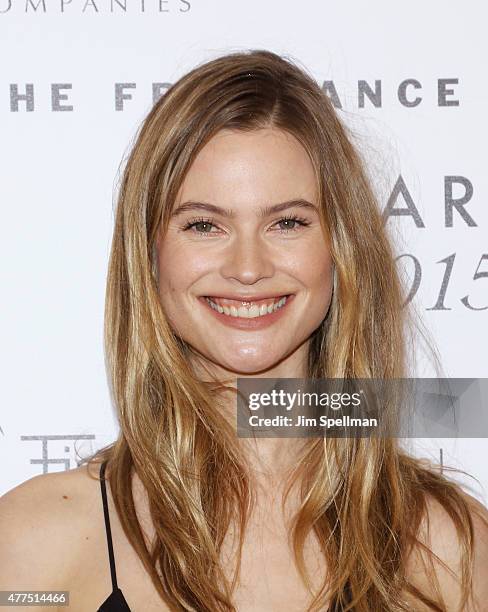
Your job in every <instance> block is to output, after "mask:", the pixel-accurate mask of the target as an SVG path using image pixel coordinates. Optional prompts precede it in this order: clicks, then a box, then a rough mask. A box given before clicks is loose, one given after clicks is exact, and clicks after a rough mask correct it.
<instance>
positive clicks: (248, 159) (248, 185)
mask: <svg viewBox="0 0 488 612" xmlns="http://www.w3.org/2000/svg"><path fill="white" fill-rule="evenodd" d="M316 188H317V186H316V177H315V173H314V168H313V165H312V162H311V161H310V158H309V156H308V154H307V152H306V151H305V149H304V147H303V146H302V145H301V144H300V142H299V141H298V140H297V139H296V138H295V137H294V136H292V135H291V134H288V133H287V132H284V131H282V130H278V129H276V128H266V129H261V130H255V131H251V132H244V131H231V130H222V131H221V132H219V133H217V134H216V135H215V136H214V137H213V138H212V139H211V140H210V141H209V142H208V143H207V144H206V145H205V146H204V147H203V148H202V149H201V151H200V152H199V153H198V155H197V157H196V158H195V160H194V162H193V164H192V165H191V167H190V169H189V171H188V173H187V175H186V177H185V180H184V181H183V184H182V186H181V189H180V193H179V197H178V202H182V201H184V200H187V199H198V200H200V201H209V202H212V203H215V204H218V203H220V204H221V205H227V206H229V205H231V204H234V205H236V206H237V205H238V206H239V207H242V206H245V205H246V204H248V205H251V204H256V203H257V204H263V203H264V204H267V203H272V202H273V201H276V202H278V201H285V200H289V199H291V198H299V197H301V198H306V199H309V200H312V201H313V200H314V199H315V198H316Z"/></svg>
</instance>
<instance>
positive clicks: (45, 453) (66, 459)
mask: <svg viewBox="0 0 488 612" xmlns="http://www.w3.org/2000/svg"><path fill="white" fill-rule="evenodd" d="M20 439H21V440H22V441H26V442H34V443H40V445H41V446H40V448H39V447H37V449H38V453H39V454H40V455H41V456H40V457H39V456H37V457H34V458H31V459H30V463H31V465H40V466H42V473H43V474H47V473H48V472H49V466H50V465H62V466H63V467H64V469H65V470H69V469H70V467H71V459H70V455H71V454H73V450H76V449H73V447H74V446H75V445H76V442H79V441H81V440H95V435H94V434H75V435H71V434H67V435H55V434H51V435H39V436H20ZM56 443H57V444H56ZM60 445H62V446H63V451H62V454H63V456H62V457H61V456H59V454H60V451H59V447H60ZM53 447H54V448H53Z"/></svg>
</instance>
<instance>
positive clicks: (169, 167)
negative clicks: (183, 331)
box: [89, 51, 473, 612]
mask: <svg viewBox="0 0 488 612" xmlns="http://www.w3.org/2000/svg"><path fill="white" fill-rule="evenodd" d="M271 126H272V127H275V128H278V129H282V130H285V131H286V132H288V133H291V134H292V135H293V136H295V137H296V138H297V139H298V140H299V141H300V142H301V144H302V145H303V146H304V147H305V149H306V151H307V152H308V154H309V156H310V159H311V160H312V162H313V165H314V168H315V171H316V175H317V180H318V185H319V196H320V202H319V203H320V212H321V221H322V224H323V230H324V232H325V234H326V238H327V241H328V244H329V245H330V249H331V253H332V257H333V261H334V264H335V274H336V282H335V289H334V292H333V296H332V301H331V304H330V308H329V311H328V313H327V316H326V317H325V319H324V321H323V322H322V324H321V325H320V327H319V328H317V330H316V331H315V332H314V333H313V336H312V338H311V342H310V352H309V365H308V376H309V377H310V378H312V379H314V378H323V377H332V378H341V377H351V378H370V377H371V378H386V379H388V378H401V377H403V376H404V375H405V373H406V357H405V355H406V350H405V344H406V338H405V323H406V318H407V310H406V308H404V299H405V295H404V294H405V291H404V289H403V287H402V284H401V282H400V280H399V277H398V273H397V270H396V266H395V259H394V255H393V252H392V248H391V245H390V241H389V239H388V237H387V234H386V232H385V228H384V222H383V219H382V217H381V214H380V211H379V207H378V203H377V201H376V196H375V194H374V193H373V190H372V188H371V185H370V184H369V181H368V178H367V175H366V172H365V168H364V165H363V162H362V160H361V158H360V156H359V154H358V152H357V150H356V148H355V147H354V146H353V144H352V141H351V137H350V135H349V134H348V130H347V128H346V127H345V125H343V123H342V122H341V121H340V119H339V118H338V116H337V114H336V112H335V110H334V108H333V106H332V104H331V102H330V100H329V99H328V97H327V96H326V95H325V93H324V92H323V91H322V90H321V88H320V87H319V86H318V84H317V83H316V82H315V80H314V79H313V78H311V77H310V76H309V75H308V74H307V73H306V71H304V70H303V69H301V68H300V67H298V66H297V65H296V64H295V63H294V62H292V61H290V60H288V59H284V58H282V57H279V56H278V55H275V54H274V53H271V52H268V51H250V52H239V53H232V54H229V55H226V56H224V57H221V58H218V59H215V60H212V61H210V62H207V63H205V64H203V65H201V66H199V67H197V68H196V69H194V70H192V71H191V72H189V73H188V74H186V75H185V76H184V77H182V78H181V79H180V80H178V82H176V83H175V84H174V85H173V86H172V87H171V88H170V89H169V90H168V91H167V92H166V93H165V95H164V96H163V97H162V98H161V99H160V100H159V101H158V102H157V103H156V104H155V105H154V107H153V108H152V110H151V111H150V112H149V114H148V116H147V118H146V119H145V121H144V122H143V125H142V127H141V129H140V131H139V133H138V135H137V139H136V142H135V145H134V146H133V148H132V151H131V153H130V156H129V157H128V160H127V163H126V166H125V170H124V173H123V177H122V181H121V185H120V190H119V196H118V205H117V210H116V219H115V228H114V234H113V242H112V249H111V255H110V262H109V270H108V279H107V292H106V310H105V350H106V360H107V370H108V375H109V380H110V386H111V392H112V394H113V401H114V404H115V406H116V409H117V413H118V418H119V422H120V434H119V436H118V439H117V440H116V441H115V442H114V443H113V444H111V445H110V446H108V447H106V448H104V449H102V450H101V451H99V452H98V453H96V454H95V455H94V456H93V457H91V458H90V459H89V461H91V462H93V463H94V462H95V461H100V460H107V461H108V478H109V481H110V487H111V491H112V494H113V499H114V503H115V507H116V509H117V512H118V515H119V517H120V520H121V524H122V526H123V529H124V531H125V533H126V535H127V537H128V539H129V540H130V542H131V543H132V545H133V547H134V549H135V550H136V551H137V554H138V555H139V557H140V558H141V560H142V562H143V564H144V566H145V568H146V569H147V571H148V572H149V574H150V575H151V578H152V580H153V583H154V585H155V587H156V588H157V590H158V592H159V593H160V595H161V598H162V599H163V600H164V601H165V602H166V604H167V605H168V606H169V608H170V609H172V610H191V611H195V612H203V611H209V612H216V611H226V612H228V611H234V610H235V607H234V606H233V604H232V590H233V588H234V586H235V584H236V581H237V578H238V575H239V568H238V567H236V569H235V572H234V577H233V581H232V584H229V583H228V580H227V579H226V577H225V575H224V572H223V569H222V566H221V561H220V552H221V547H222V543H223V540H224V536H225V535H226V533H227V530H228V528H229V525H230V524H231V522H234V521H235V523H236V524H237V525H238V526H239V552H240V551H241V549H242V542H243V537H244V532H245V528H246V524H247V519H248V517H249V512H250V510H251V508H252V504H253V500H254V496H253V495H254V493H253V490H252V489H253V488H252V486H251V484H250V479H249V474H248V471H247V469H246V464H245V461H244V459H243V457H242V456H241V453H240V452H239V447H238V445H237V444H236V434H235V430H234V429H233V428H232V427H231V425H230V424H229V423H228V422H226V421H225V420H224V419H223V418H222V416H221V415H219V414H218V412H217V411H216V410H215V408H214V406H215V397H216V393H218V389H217V388H216V387H215V386H212V385H210V384H203V383H202V381H200V380H198V379H197V378H196V376H195V373H194V372H193V370H192V368H191V366H190V365H189V360H188V358H187V357H188V350H189V347H188V346H186V345H185V343H184V341H183V340H182V339H180V338H179V337H178V336H177V335H176V334H175V333H174V331H173V330H172V329H171V327H170V326H169V324H168V321H167V319H166V318H165V315H164V312H163V309H162V306H161V303H160V300H159V297H158V277H157V265H156V261H155V240H156V236H157V234H158V232H163V234H162V235H163V236H164V231H165V230H166V228H167V224H168V221H169V217H170V214H171V210H172V206H173V205H174V202H175V198H176V194H177V193H178V190H179V188H180V186H181V184H182V181H183V179H184V177H185V173H186V172H187V171H188V169H189V167H190V164H191V163H192V161H193V160H194V158H195V156H196V154H197V153H198V152H199V151H200V150H201V148H202V147H203V146H204V145H205V143H206V142H208V141H209V139H210V138H211V137H212V136H213V135H215V134H216V133H217V132H218V131H219V130H222V129H233V130H256V129H260V128H266V127H271ZM163 239H164V238H163ZM305 466H306V469H305ZM134 469H135V470H136V472H137V474H138V476H139V478H140V480H141V482H142V484H143V485H144V488H145V490H146V491H147V496H148V498H147V499H148V504H149V509H150V514H151V519H152V522H153V525H154V529H155V539H154V541H153V542H151V543H146V542H145V540H144V537H143V533H142V531H141V527H140V525H139V521H138V518H137V515H136V511H135V506H134V500H133V495H132V489H131V479H132V471H133V470H134ZM292 481H293V482H299V483H300V491H301V500H302V501H301V504H300V507H299V510H298V512H297V514H296V516H295V518H294V522H293V530H292V536H293V538H292V541H293V550H294V554H295V560H296V564H297V567H298V569H299V572H300V575H301V576H302V579H303V580H304V582H305V583H306V584H311V583H310V581H309V577H308V575H307V571H306V568H305V563H304V556H303V550H304V543H305V541H306V538H307V536H308V535H309V534H310V533H311V531H312V530H313V531H314V532H315V535H316V537H317V538H318V540H319V542H320V545H321V549H322V551H323V554H324V567H327V580H326V582H325V583H324V584H323V588H322V590H321V591H320V593H317V594H316V597H315V598H314V600H313V602H312V604H311V605H310V607H309V610H310V611H314V610H320V609H324V606H325V605H326V601H331V602H332V604H331V606H330V608H329V609H331V610H343V611H346V610H356V611H358V612H363V611H364V612H366V611H368V612H381V611H385V612H386V611H389V612H392V611H401V610H407V609H409V608H408V606H407V604H406V603H405V597H406V595H408V596H409V597H410V598H414V600H416V601H418V602H422V603H423V604H424V605H427V606H428V607H429V608H430V609H432V610H438V611H440V610H445V605H444V603H443V602H442V598H441V596H440V593H438V597H437V598H436V600H434V598H433V596H432V595H428V594H426V593H421V592H420V591H419V590H418V589H417V588H416V587H415V586H414V585H412V584H410V583H409V580H408V577H407V575H406V559H407V556H408V554H409V552H410V551H411V550H412V549H413V548H414V547H415V546H416V545H419V546H420V544H419V543H418V542H417V538H418V532H419V528H420V525H421V521H422V517H423V516H424V515H425V512H426V503H427V502H426V500H427V498H428V497H432V498H433V499H435V500H437V501H438V502H439V503H440V504H441V505H442V506H443V507H444V508H445V509H446V510H447V512H448V513H449V515H450V517H451V518H452V520H453V522H454V524H455V526H456V529H457V531H458V533H459V537H460V541H461V545H462V550H463V551H464V552H463V561H462V568H463V571H462V578H463V595H464V600H463V604H464V602H465V601H466V600H467V598H468V595H469V589H470V572H471V564H472V549H473V542H472V532H473V526H472V521H471V518H470V513H469V510H468V507H467V504H466V502H465V500H464V498H463V495H462V493H461V491H460V489H459V488H458V487H457V485H455V484H453V483H452V482H450V481H448V480H447V479H446V478H444V477H443V476H442V475H441V474H439V473H438V472H437V471H436V470H435V469H434V468H433V467H432V468H428V467H426V466H425V465H424V464H422V463H421V462H419V461H417V460H416V459H414V458H412V457H410V456H408V455H407V454H405V453H404V452H403V451H402V450H401V449H400V447H399V446H398V444H397V442H396V440H395V439H392V438H377V439H363V438H356V439H335V440H334V439H327V440H324V439H310V440H307V445H306V454H305V455H304V461H303V462H300V464H299V465H297V467H296V469H295V471H294V472H293V476H292ZM237 565H238V564H237Z"/></svg>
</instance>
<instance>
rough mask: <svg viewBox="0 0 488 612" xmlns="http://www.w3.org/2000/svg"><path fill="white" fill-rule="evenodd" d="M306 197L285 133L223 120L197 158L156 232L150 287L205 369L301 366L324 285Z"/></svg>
mask: <svg viewBox="0 0 488 612" xmlns="http://www.w3.org/2000/svg"><path fill="white" fill-rule="evenodd" d="M278 205H280V209H279V210H278V209H277V206H278ZM273 207H275V209H274V210H273ZM317 207H318V198H317V185H316V178H315V174H314V170H313V166H312V164H311V161H310V159H309V157H308V155H307V153H306V151H305V149H304V148H303V147H302V145H301V144H300V143H299V142H298V141H297V140H296V139H295V138H294V137H293V136H291V135H289V134H287V133H286V132H283V131H281V130H277V129H274V128H267V129H262V130H257V131H253V132H241V131H230V130H223V131H221V132H219V133H218V134H217V135H216V136H215V137H214V138H212V139H211V140H210V141H209V142H208V143H207V144H206V146H205V147H204V148H203V149H202V150H201V151H200V153H199V154H198V156H197V157H196V159H195V161H194V163H193V164H192V166H191V167H190V169H189V171H188V173H187V175H186V178H185V180H184V182H183V184H182V186H181V189H180V192H179V194H178V197H177V200H176V202H175V206H174V209H173V215H172V218H171V222H170V225H169V228H168V232H167V233H166V235H165V236H164V237H161V236H159V237H158V243H157V247H158V254H159V287H160V297H161V302H162V305H163V308H164V311H165V313H166V316H167V317H168V320H169V322H170V325H171V326H172V328H173V329H174V330H175V331H176V333H177V334H178V336H179V337H181V338H182V339H183V340H184V341H186V342H187V343H188V344H190V345H191V347H192V348H193V350H194V351H196V353H197V354H198V357H199V359H201V358H203V359H204V361H205V363H206V364H208V365H210V366H211V367H212V369H213V371H214V372H217V373H220V374H222V373H227V374H228V373H229V372H230V373H232V374H237V375H248V376H249V375H251V376H252V375H257V374H264V373H265V374H266V376H280V377H302V376H305V375H306V370H305V364H306V361H307V352H308V339H309V338H310V335H311V334H312V332H313V331H314V330H315V329H316V328H317V327H318V326H319V325H320V323H321V322H322V320H323V319H324V317H325V315H326V314H327V311H328V308H329V304H330V300H331V293H332V276H333V267H332V261H331V256H330V252H329V249H328V245H327V244H326V241H325V238H324V236H323V233H322V229H321V225H320V221H319V214H318V208H317ZM267 209H271V210H267ZM287 219H288V220H287ZM284 296H288V297H286V299H285V300H283V297H284ZM210 301H211V302H212V304H210V303H209V302H210ZM283 302H284V303H283ZM256 315H258V316H256Z"/></svg>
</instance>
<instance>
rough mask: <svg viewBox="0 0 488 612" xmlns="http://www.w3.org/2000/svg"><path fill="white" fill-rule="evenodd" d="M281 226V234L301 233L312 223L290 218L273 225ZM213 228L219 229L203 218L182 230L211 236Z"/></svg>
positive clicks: (186, 225) (194, 220)
mask: <svg viewBox="0 0 488 612" xmlns="http://www.w3.org/2000/svg"><path fill="white" fill-rule="evenodd" d="M280 224H285V227H283V226H282V227H280V229H278V231H279V232H280V234H286V233H288V232H296V231H299V228H300V227H306V226H307V225H310V221H307V220H306V219H303V218H301V217H297V216H289V217H282V218H281V219H280V220H279V221H276V223H274V224H273V225H280ZM297 226H298V227H297ZM212 227H217V226H216V225H215V224H214V223H213V219H204V218H203V217H202V218H199V219H192V220H191V221H188V223H186V224H185V225H184V226H183V227H182V228H181V229H182V230H183V231H188V230H192V229H193V228H194V229H195V231H194V232H193V233H195V234H198V235H200V236H209V235H210V234H214V233H215V232H212V231H211V228H212Z"/></svg>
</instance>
